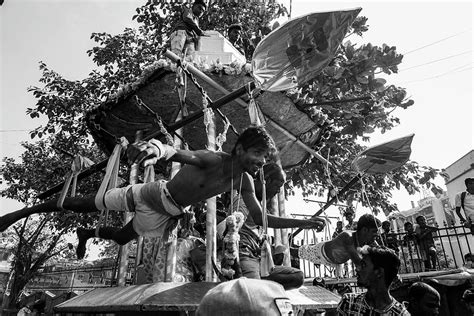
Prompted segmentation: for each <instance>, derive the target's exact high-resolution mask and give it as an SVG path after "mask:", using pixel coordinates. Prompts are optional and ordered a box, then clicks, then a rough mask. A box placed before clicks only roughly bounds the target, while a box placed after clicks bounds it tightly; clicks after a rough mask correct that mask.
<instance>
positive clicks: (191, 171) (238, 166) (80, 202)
mask: <svg viewBox="0 0 474 316" xmlns="http://www.w3.org/2000/svg"><path fill="white" fill-rule="evenodd" d="M275 153H276V149H275V144H274V142H273V139H272V138H271V136H270V135H269V134H268V133H267V132H266V131H265V129H264V128H263V127H249V128H247V129H246V130H245V131H244V132H243V133H242V134H241V135H240V136H239V138H238V139H237V141H236V143H235V146H234V149H233V150H232V153H231V154H228V153H224V152H214V151H209V150H197V151H189V150H181V149H177V150H176V149H174V148H173V147H172V146H169V145H164V144H162V143H161V142H160V141H158V140H155V139H152V140H150V141H148V142H138V143H136V144H134V145H132V146H129V147H128V149H127V156H128V158H129V162H130V163H133V162H136V163H142V162H143V163H144V165H145V166H147V165H149V164H154V163H156V162H157V161H158V160H160V159H161V160H171V161H175V162H180V163H183V164H184V166H183V167H182V168H181V169H180V171H179V172H178V173H177V174H176V175H175V176H174V177H173V178H172V179H171V180H169V181H164V180H160V181H154V182H150V183H144V184H143V183H141V184H134V185H129V186H127V187H124V188H115V189H111V190H109V191H107V192H106V193H105V195H104V196H103V197H102V198H100V199H95V197H94V196H92V197H85V198H66V199H65V201H64V205H63V207H64V209H67V210H71V211H73V212H76V213H89V212H97V211H98V210H100V209H103V208H107V209H111V210H123V211H129V212H132V211H134V212H135V216H134V217H133V219H132V220H131V221H130V222H129V223H127V224H126V225H125V226H124V227H123V228H117V227H99V228H98V229H80V228H78V230H77V235H78V238H79V244H78V247H77V250H76V252H77V256H78V258H83V257H84V254H85V251H86V242H87V240H88V239H90V238H94V237H98V238H102V239H108V240H114V241H115V242H117V243H118V244H120V245H124V244H126V243H128V242H129V241H131V240H133V239H135V238H136V237H138V236H139V235H142V236H151V237H153V236H155V237H162V236H165V235H166V234H167V232H169V231H170V229H172V228H174V226H175V225H176V223H177V221H176V219H177V218H179V217H181V216H183V214H184V212H185V207H187V206H189V205H191V204H195V203H198V202H200V201H202V200H205V199H207V198H210V197H213V196H215V195H217V194H221V193H223V192H228V191H231V189H235V190H238V191H239V192H240V195H241V196H242V199H243V201H244V202H245V204H246V205H247V208H248V209H249V212H250V214H252V217H253V218H254V221H255V224H257V225H262V215H261V214H262V210H261V207H260V203H259V202H258V200H257V198H256V196H255V188H254V184H253V179H252V175H255V174H256V173H257V171H258V170H259V169H260V168H261V167H262V166H263V165H264V164H265V162H266V160H265V159H266V157H269V156H270V155H274V154H275ZM232 185H233V187H232ZM61 210H62V209H60V208H58V206H57V201H56V200H53V201H48V202H45V203H42V204H39V205H35V206H32V207H29V208H24V209H21V210H18V211H15V212H13V213H9V214H7V215H5V216H3V217H0V232H1V231H4V230H5V229H6V228H8V227H9V226H10V225H11V224H13V223H14V222H16V221H17V220H19V219H21V218H24V217H27V216H29V215H31V214H35V213H43V212H56V211H61ZM267 218H268V225H269V226H270V227H275V228H280V227H282V226H281V225H282V223H281V219H280V218H279V217H277V216H272V215H270V214H268V215H267ZM324 223H325V222H324V220H323V219H320V218H314V219H311V220H298V219H292V222H291V225H288V224H286V225H284V226H283V227H302V228H315V229H318V230H321V229H322V228H323V227H324ZM173 225H174V226H173Z"/></svg>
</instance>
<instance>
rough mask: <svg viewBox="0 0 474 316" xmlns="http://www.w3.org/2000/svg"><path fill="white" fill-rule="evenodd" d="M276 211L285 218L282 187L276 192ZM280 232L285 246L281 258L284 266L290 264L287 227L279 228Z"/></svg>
mask: <svg viewBox="0 0 474 316" xmlns="http://www.w3.org/2000/svg"><path fill="white" fill-rule="evenodd" d="M277 198H278V211H279V215H280V217H283V218H286V217H287V215H286V208H285V190H283V188H282V189H281V190H280V192H279V193H278V196H277ZM280 234H281V243H282V244H283V245H285V246H286V251H285V258H284V260H283V265H284V266H286V267H289V266H290V265H291V260H290V245H289V242H288V229H287V228H282V229H281V230H280Z"/></svg>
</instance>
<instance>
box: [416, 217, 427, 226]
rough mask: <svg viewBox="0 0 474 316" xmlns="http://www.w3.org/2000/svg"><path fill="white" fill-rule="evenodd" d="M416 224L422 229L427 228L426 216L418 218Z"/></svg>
mask: <svg viewBox="0 0 474 316" xmlns="http://www.w3.org/2000/svg"><path fill="white" fill-rule="evenodd" d="M416 222H417V223H418V225H420V227H425V226H426V218H425V217H424V216H422V217H420V218H418V219H417V220H416Z"/></svg>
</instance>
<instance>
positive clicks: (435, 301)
mask: <svg viewBox="0 0 474 316" xmlns="http://www.w3.org/2000/svg"><path fill="white" fill-rule="evenodd" d="M413 303H414V304H415V306H414V310H415V311H417V315H433V316H437V315H439V308H440V306H441V302H440V298H439V296H438V295H436V294H435V293H431V292H429V293H426V294H425V295H424V296H423V297H422V299H421V300H420V301H418V302H413Z"/></svg>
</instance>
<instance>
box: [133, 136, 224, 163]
mask: <svg viewBox="0 0 474 316" xmlns="http://www.w3.org/2000/svg"><path fill="white" fill-rule="evenodd" d="M127 158H128V162H129V164H132V163H138V164H140V163H143V165H144V166H147V165H151V164H155V163H156V162H157V161H158V160H170V161H175V162H179V163H183V164H189V165H193V166H197V167H200V168H204V167H206V166H209V165H212V164H215V163H219V162H220V156H219V155H217V154H216V153H214V152H210V151H208V150H195V151H191V150H185V149H175V148H174V147H173V146H170V145H167V144H163V143H162V142H160V141H159V140H156V139H151V140H149V141H139V142H136V143H133V144H131V145H129V146H128V148H127Z"/></svg>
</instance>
